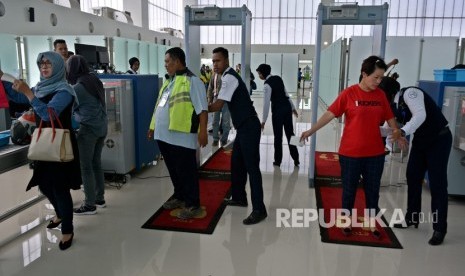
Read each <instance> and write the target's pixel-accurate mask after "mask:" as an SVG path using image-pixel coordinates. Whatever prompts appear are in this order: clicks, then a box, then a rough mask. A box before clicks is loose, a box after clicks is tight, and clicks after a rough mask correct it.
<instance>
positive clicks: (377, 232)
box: [371, 229, 381, 240]
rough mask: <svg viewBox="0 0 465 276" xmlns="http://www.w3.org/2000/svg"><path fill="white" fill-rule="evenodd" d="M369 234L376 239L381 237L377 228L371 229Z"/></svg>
mask: <svg viewBox="0 0 465 276" xmlns="http://www.w3.org/2000/svg"><path fill="white" fill-rule="evenodd" d="M371 235H372V236H373V237H374V238H375V239H377V240H380V239H381V232H379V231H378V230H377V229H374V230H372V231H371Z"/></svg>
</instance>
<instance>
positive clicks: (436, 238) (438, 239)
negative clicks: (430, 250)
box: [428, 231, 446, 245]
mask: <svg viewBox="0 0 465 276" xmlns="http://www.w3.org/2000/svg"><path fill="white" fill-rule="evenodd" d="M445 236H446V233H442V232H438V231H434V233H433V236H432V237H431V239H430V240H429V241H428V243H429V244H431V245H440V244H441V243H442V242H443V241H444V237H445Z"/></svg>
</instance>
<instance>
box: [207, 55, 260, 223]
mask: <svg viewBox="0 0 465 276" xmlns="http://www.w3.org/2000/svg"><path fill="white" fill-rule="evenodd" d="M228 56H229V53H228V50H226V49H225V48H223V47H218V48H215V49H214V50H213V57H212V61H213V70H214V71H215V73H217V74H221V75H222V77H221V89H220V92H219V94H218V98H217V100H216V101H215V102H214V103H213V104H210V105H209V106H208V111H209V112H215V111H219V110H221V108H223V105H224V104H225V103H226V104H227V105H228V108H229V112H230V114H231V119H232V123H233V125H234V127H235V128H236V130H237V134H236V139H235V141H234V146H233V152H232V156H231V183H232V185H231V189H232V197H231V199H225V202H226V204H227V205H230V206H241V207H247V205H248V204H247V193H246V191H245V185H246V183H247V174H248V175H249V182H250V191H251V198H252V207H253V209H252V213H251V214H250V215H249V216H248V217H247V218H246V219H244V220H243V223H244V224H246V225H249V224H256V223H259V222H260V221H262V220H264V219H265V218H266V217H267V216H268V214H267V212H266V207H265V204H264V203H263V187H262V174H261V171H260V135H261V131H260V120H259V119H258V116H257V112H256V111H255V108H254V106H253V102H252V100H251V99H250V96H249V92H248V91H247V87H246V85H245V83H244V81H243V80H242V79H241V77H240V76H239V74H238V73H237V72H236V71H234V69H233V68H231V67H230V66H229V57H228Z"/></svg>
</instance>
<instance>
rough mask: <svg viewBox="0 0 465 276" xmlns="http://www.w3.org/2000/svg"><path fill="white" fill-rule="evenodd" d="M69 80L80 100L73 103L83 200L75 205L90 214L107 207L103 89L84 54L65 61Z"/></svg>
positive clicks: (77, 213)
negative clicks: (103, 156) (103, 160)
mask: <svg viewBox="0 0 465 276" xmlns="http://www.w3.org/2000/svg"><path fill="white" fill-rule="evenodd" d="M66 72H67V78H68V82H69V84H71V85H73V88H74V90H75V91H76V95H77V97H78V99H79V104H78V105H75V107H74V118H75V119H76V121H77V122H78V123H80V126H79V132H78V135H77V142H78V148H79V156H80V162H81V173H82V181H83V184H84V194H85V200H84V203H83V204H82V205H81V207H79V208H77V209H74V214H76V215H93V214H95V213H97V207H101V208H103V207H106V204H105V198H104V193H105V191H104V185H105V184H104V176H103V170H102V165H101V160H102V158H101V157H102V149H103V142H104V140H105V136H106V135H107V114H106V111H105V90H104V88H103V83H102V82H101V81H100V79H99V78H98V77H97V76H96V75H94V74H91V73H90V72H89V66H88V65H87V62H86V60H85V59H84V57H82V56H80V55H74V56H72V57H70V58H69V59H68V61H67V63H66Z"/></svg>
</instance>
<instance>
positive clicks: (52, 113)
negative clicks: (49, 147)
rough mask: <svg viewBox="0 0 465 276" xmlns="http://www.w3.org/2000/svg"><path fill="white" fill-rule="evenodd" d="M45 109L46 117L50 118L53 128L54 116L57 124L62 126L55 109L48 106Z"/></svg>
mask: <svg viewBox="0 0 465 276" xmlns="http://www.w3.org/2000/svg"><path fill="white" fill-rule="evenodd" d="M47 111H48V117H49V118H50V122H51V124H52V127H53V129H55V124H54V120H53V119H54V118H55V119H56V121H57V122H58V125H59V126H60V128H63V125H62V124H61V121H60V118H59V117H58V115H57V113H56V111H55V109H53V108H51V107H49V108H47Z"/></svg>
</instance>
